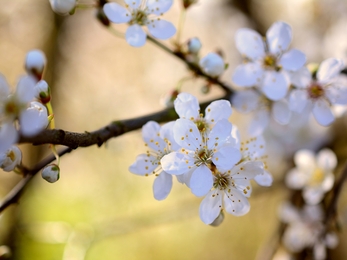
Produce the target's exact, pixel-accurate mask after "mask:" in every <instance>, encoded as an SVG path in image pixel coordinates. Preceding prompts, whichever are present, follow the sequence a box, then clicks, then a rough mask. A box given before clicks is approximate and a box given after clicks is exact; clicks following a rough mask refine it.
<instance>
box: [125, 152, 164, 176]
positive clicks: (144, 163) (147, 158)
mask: <svg viewBox="0 0 347 260" xmlns="http://www.w3.org/2000/svg"><path fill="white" fill-rule="evenodd" d="M158 166H159V165H158V162H157V158H156V157H155V156H154V155H150V154H140V155H138V156H137V157H136V160H135V162H134V163H133V164H132V165H130V167H129V171H130V172H131V173H134V174H137V175H142V176H147V175H150V174H152V173H153V171H154V170H155V169H156V168H158Z"/></svg>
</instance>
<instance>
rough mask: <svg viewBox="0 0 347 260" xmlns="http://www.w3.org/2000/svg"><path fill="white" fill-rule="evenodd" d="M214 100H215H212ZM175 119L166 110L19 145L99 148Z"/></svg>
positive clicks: (41, 136)
mask: <svg viewBox="0 0 347 260" xmlns="http://www.w3.org/2000/svg"><path fill="white" fill-rule="evenodd" d="M229 97H230V95H225V96H224V97H222V98H223V99H229ZM214 100H215V99H214ZM214 100H210V101H208V102H204V103H202V104H201V105H200V106H201V110H203V109H204V108H206V107H207V106H208V105H209V104H210V103H211V102H212V101H214ZM175 119H177V114H176V112H175V110H174V108H172V107H171V108H167V109H164V110H162V111H160V112H157V113H154V114H150V115H146V116H142V117H137V118H133V119H127V120H119V121H114V122H112V123H110V124H108V125H106V126H104V127H102V128H100V129H98V130H96V131H93V132H84V133H75V132H69V131H65V130H61V129H50V130H45V131H43V132H41V133H40V134H39V135H37V136H34V137H24V136H21V138H20V140H19V143H31V144H34V145H41V144H55V145H58V144H60V145H65V146H68V147H70V148H72V149H76V148H77V147H88V146H92V145H95V144H96V145H98V146H101V145H102V144H103V143H105V142H106V141H107V140H109V139H111V138H113V137H117V136H120V135H122V134H124V133H127V132H130V131H133V130H137V129H140V128H141V127H142V126H143V125H144V124H146V123H147V122H148V121H151V120H152V121H156V122H158V123H163V122H168V121H171V120H175Z"/></svg>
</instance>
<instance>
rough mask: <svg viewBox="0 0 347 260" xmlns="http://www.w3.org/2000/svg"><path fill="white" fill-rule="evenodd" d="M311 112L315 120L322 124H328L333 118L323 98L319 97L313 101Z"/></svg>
mask: <svg viewBox="0 0 347 260" xmlns="http://www.w3.org/2000/svg"><path fill="white" fill-rule="evenodd" d="M312 113H313V115H314V117H315V118H316V120H317V122H318V123H319V124H320V125H322V126H328V125H330V124H331V123H332V122H334V120H335V117H334V114H333V113H332V111H331V109H330V106H329V103H328V102H327V101H326V100H324V99H319V100H317V101H316V102H315V103H314V105H313V110H312Z"/></svg>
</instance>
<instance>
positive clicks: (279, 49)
mask: <svg viewBox="0 0 347 260" xmlns="http://www.w3.org/2000/svg"><path fill="white" fill-rule="evenodd" d="M266 40H267V43H268V47H269V50H270V52H271V53H273V54H276V55H279V54H281V53H283V52H284V51H286V50H287V49H288V47H289V44H290V42H291V41H292V28H291V27H290V25H289V24H287V23H284V22H275V23H274V24H272V25H271V27H270V28H269V29H268V30H267V32H266Z"/></svg>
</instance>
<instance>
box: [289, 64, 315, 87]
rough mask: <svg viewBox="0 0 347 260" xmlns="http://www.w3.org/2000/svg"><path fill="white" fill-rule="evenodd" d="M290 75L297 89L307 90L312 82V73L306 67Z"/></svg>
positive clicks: (291, 72)
mask: <svg viewBox="0 0 347 260" xmlns="http://www.w3.org/2000/svg"><path fill="white" fill-rule="evenodd" d="M289 75H290V81H291V83H292V85H294V86H295V87H297V88H307V87H308V86H309V85H310V83H311V81H312V75H311V72H310V71H309V70H308V68H306V67H302V68H301V69H299V70H297V71H290V72H289Z"/></svg>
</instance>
